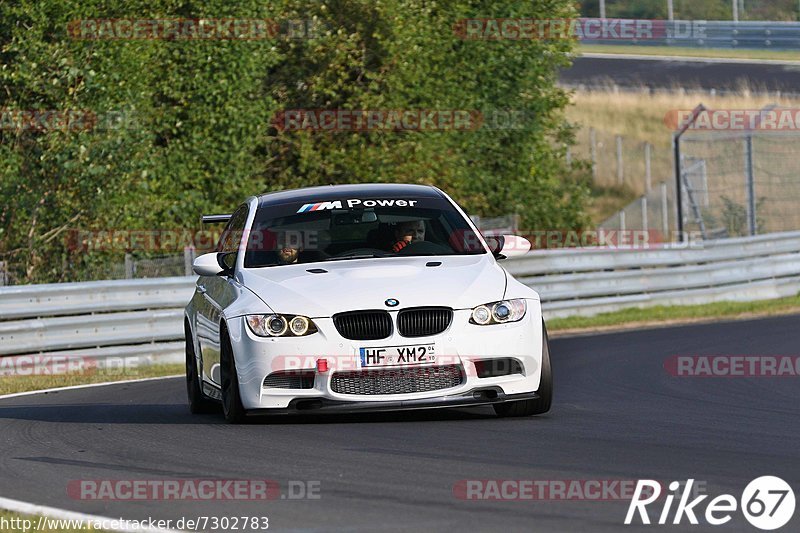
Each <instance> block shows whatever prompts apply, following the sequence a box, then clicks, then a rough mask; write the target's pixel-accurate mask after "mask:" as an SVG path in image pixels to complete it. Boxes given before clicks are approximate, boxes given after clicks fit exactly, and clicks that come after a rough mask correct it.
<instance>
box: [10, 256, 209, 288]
mask: <svg viewBox="0 0 800 533" xmlns="http://www.w3.org/2000/svg"><path fill="white" fill-rule="evenodd" d="M197 255H198V254H197V251H196V250H195V249H194V248H191V247H187V248H186V249H184V251H183V253H178V254H164V255H155V256H149V257H139V256H136V255H134V254H125V255H124V257H121V258H120V260H116V261H103V262H100V263H98V264H97V265H94V266H92V267H91V268H83V269H80V270H78V269H71V268H70V267H69V265H65V269H64V274H65V276H63V278H64V279H63V280H62V281H61V283H65V282H76V281H98V280H112V279H138V278H162V277H172V276H190V275H192V263H193V262H194V259H195V257H196V256H197ZM15 266H20V265H15V264H13V263H9V262H8V261H0V286H5V285H17V284H24V283H26V282H25V281H24V280H20V279H18V278H17V277H16V276H15V275H14V273H15V272H24V269H21V268H14V267H15Z"/></svg>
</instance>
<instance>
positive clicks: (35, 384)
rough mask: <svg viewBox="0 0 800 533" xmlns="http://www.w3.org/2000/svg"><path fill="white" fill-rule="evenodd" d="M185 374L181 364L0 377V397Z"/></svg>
mask: <svg viewBox="0 0 800 533" xmlns="http://www.w3.org/2000/svg"><path fill="white" fill-rule="evenodd" d="M183 372H185V368H184V365H182V364H158V365H150V366H142V367H138V368H134V369H126V370H125V371H124V372H122V371H120V372H114V371H97V372H92V373H77V372H75V373H67V374H52V375H46V374H45V375H30V376H28V375H6V376H0V395H2V394H14V393H17V392H27V391H33V390H42V389H54V388H58V387H69V386H72V385H86V384H91V383H105V382H109V381H127V380H131V379H145V378H154V377H162V376H173V375H176V374H182V373H183Z"/></svg>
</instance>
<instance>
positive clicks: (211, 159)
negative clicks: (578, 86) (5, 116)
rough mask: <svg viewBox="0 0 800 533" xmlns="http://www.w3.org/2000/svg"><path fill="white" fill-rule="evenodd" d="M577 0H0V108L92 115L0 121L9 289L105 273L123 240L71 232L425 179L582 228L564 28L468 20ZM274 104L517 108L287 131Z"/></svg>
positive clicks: (3, 247) (565, 9)
mask: <svg viewBox="0 0 800 533" xmlns="http://www.w3.org/2000/svg"><path fill="white" fill-rule="evenodd" d="M573 9H574V8H573V7H572V2H570V1H568V0H546V1H542V2H518V1H516V0H514V1H511V0H502V1H495V2H488V1H468V0H455V1H447V2H444V1H441V2H435V1H422V0H406V1H400V0H372V1H370V0H329V1H325V2H319V1H316V0H314V1H311V0H306V1H300V0H276V1H272V2H264V1H262V0H241V1H237V2H230V1H229V0H205V1H203V2H192V3H187V2H182V1H176V0H156V1H147V2H146V1H143V0H106V1H101V0H91V1H90V0H21V1H20V2H17V3H11V4H10V3H5V2H3V3H0V85H1V86H2V87H3V90H1V91H0V108H2V109H3V110H5V111H6V112H8V110H31V109H33V110H45V109H52V110H62V111H66V110H87V111H90V112H93V113H96V114H97V115H98V116H100V117H101V118H104V117H107V116H108V115H109V114H116V115H114V116H115V117H117V118H118V119H120V118H121V120H117V121H115V122H114V124H113V126H114V127H107V125H105V126H104V125H102V120H101V125H98V127H95V128H93V129H89V130H87V131H83V130H79V131H73V130H65V131H64V130H58V129H56V130H53V131H37V130H14V129H13V128H5V129H0V195H2V199H3V200H2V205H1V206H0V260H6V261H8V262H9V263H10V264H11V265H12V272H11V274H12V277H13V280H14V281H15V282H17V283H25V282H28V283H30V282H43V281H66V280H71V279H88V278H91V277H93V276H97V275H100V274H97V273H98V272H101V271H102V269H103V267H104V265H107V264H108V263H111V262H120V261H121V260H122V258H121V254H120V253H85V252H83V251H81V250H70V249H69V247H68V246H66V244H65V235H67V234H68V232H69V230H70V229H73V228H81V229H84V230H101V229H126V230H127V229H158V228H160V229H174V228H190V229H197V228H198V227H199V216H200V214H201V213H203V212H226V211H230V210H232V209H233V208H234V207H235V206H236V205H237V204H238V203H239V202H240V201H241V200H242V199H243V198H245V197H246V196H249V195H251V194H256V193H260V192H265V191H270V190H277V189H285V188H294V187H303V186H308V185H315V184H328V183H347V182H367V181H393V182H395V181H396V182H412V183H429V184H434V185H437V186H440V187H442V188H443V189H445V190H447V191H448V192H450V193H451V194H452V195H453V196H454V197H455V198H456V200H458V201H459V202H460V203H462V205H464V207H465V208H466V209H467V210H468V211H470V212H471V213H474V214H478V215H481V216H495V215H502V214H507V213H513V212H516V213H519V214H520V215H521V216H522V222H523V224H524V226H525V227H527V228H554V227H557V228H566V229H574V228H579V227H581V226H582V225H583V224H584V223H585V217H584V215H583V204H584V200H585V198H586V195H587V187H586V186H585V184H584V183H585V182H584V181H583V180H582V179H581V178H579V175H580V169H579V168H578V167H575V168H568V167H567V166H566V164H565V163H564V161H565V157H564V150H565V147H566V146H567V145H568V144H570V143H571V142H572V134H571V131H570V129H569V127H568V126H567V124H566V123H565V120H564V117H563V114H562V111H563V108H564V106H565V105H566V104H567V102H568V96H567V95H566V94H565V93H564V92H563V91H562V90H560V89H558V88H557V87H556V79H557V72H558V69H559V68H560V67H562V66H565V65H567V64H568V62H569V57H570V53H571V51H572V47H573V43H572V42H569V41H558V42H545V41H483V40H479V41H470V40H461V39H459V38H458V37H457V36H456V35H455V33H454V30H453V25H454V24H455V23H456V22H457V21H458V20H459V19H463V18H485V17H532V18H540V19H549V18H561V17H573V16H574V15H575V13H574V11H573ZM92 18H102V19H111V18H118V19H119V18H132V19H143V18H144V19H151V18H171V19H172V18H248V19H273V20H278V21H287V20H296V19H304V20H313V21H314V24H315V27H316V28H317V29H318V33H317V35H316V36H315V37H314V38H309V39H296V38H291V37H290V36H287V35H285V34H281V35H279V36H277V37H275V38H270V39H261V40H190V41H187V40H182V41H181V40H174V41H173V40H124V39H121V40H103V39H98V40H81V39H75V38H73V37H72V36H70V34H69V33H68V28H69V27H70V22H71V21H75V20H81V19H92ZM285 109H442V110H446V109H466V110H481V111H487V112H488V111H493V110H506V109H510V110H515V111H517V112H520V113H522V114H523V115H524V116H526V117H529V118H528V119H527V120H526V121H525V122H524V123H523V124H522V126H521V127H520V128H519V129H513V130H508V129H506V130H502V129H500V130H493V129H488V128H481V129H478V130H476V131H428V132H408V131H405V132H338V133H325V132H308V131H281V130H279V129H276V128H275V127H274V125H273V124H272V121H273V118H274V117H275V116H276V114H277V113H279V112H280V111H281V110H285Z"/></svg>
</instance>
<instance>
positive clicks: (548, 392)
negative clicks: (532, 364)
mask: <svg viewBox="0 0 800 533" xmlns="http://www.w3.org/2000/svg"><path fill="white" fill-rule="evenodd" d="M536 394H538V395H539V397H538V398H535V399H533V400H517V401H515V402H505V403H498V404H495V405H494V406H493V407H494V412H495V413H497V416H500V417H506V416H531V415H541V414H544V413H546V412H548V411H549V410H550V405H551V404H552V402H553V371H552V369H551V368H550V342H549V340H548V338H547V328H546V327H545V325H544V320H542V378H541V380H540V381H539V390H538V391H536Z"/></svg>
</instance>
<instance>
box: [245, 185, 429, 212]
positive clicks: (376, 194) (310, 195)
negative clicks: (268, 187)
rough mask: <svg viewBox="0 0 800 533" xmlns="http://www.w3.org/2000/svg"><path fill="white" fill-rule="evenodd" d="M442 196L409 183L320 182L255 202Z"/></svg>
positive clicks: (266, 196)
mask: <svg viewBox="0 0 800 533" xmlns="http://www.w3.org/2000/svg"><path fill="white" fill-rule="evenodd" d="M358 197H363V198H444V196H443V195H442V193H441V192H440V191H439V189H437V188H435V187H431V186H430V185H416V184H411V183H357V184H350V185H323V186H320V187H306V188H303V189H291V190H288V191H277V192H270V193H266V194H262V195H259V196H258V205H259V207H260V206H265V205H279V204H286V203H292V202H303V203H307V202H309V201H311V200H313V201H314V202H327V201H331V200H338V199H343V198H358Z"/></svg>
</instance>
